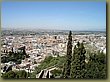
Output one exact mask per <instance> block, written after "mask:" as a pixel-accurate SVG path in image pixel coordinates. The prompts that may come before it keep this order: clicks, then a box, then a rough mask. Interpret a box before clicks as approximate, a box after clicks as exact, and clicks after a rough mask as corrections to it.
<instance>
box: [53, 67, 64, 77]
mask: <svg viewBox="0 0 110 82" xmlns="http://www.w3.org/2000/svg"><path fill="white" fill-rule="evenodd" d="M51 73H52V74H53V76H54V78H55V77H56V76H61V73H62V70H56V69H55V70H52V71H51Z"/></svg>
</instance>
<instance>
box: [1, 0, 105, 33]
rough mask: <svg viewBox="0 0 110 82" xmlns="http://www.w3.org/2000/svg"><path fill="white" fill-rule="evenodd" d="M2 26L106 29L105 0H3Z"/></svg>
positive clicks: (15, 27)
mask: <svg viewBox="0 0 110 82" xmlns="http://www.w3.org/2000/svg"><path fill="white" fill-rule="evenodd" d="M1 16H2V24H1V25H2V28H7V29H9V28H14V29H18V28H22V29H57V30H58V29H59V30H92V31H93V30H94V31H95V30H96V31H100V30H101V31H102V30H106V2H2V12H1Z"/></svg>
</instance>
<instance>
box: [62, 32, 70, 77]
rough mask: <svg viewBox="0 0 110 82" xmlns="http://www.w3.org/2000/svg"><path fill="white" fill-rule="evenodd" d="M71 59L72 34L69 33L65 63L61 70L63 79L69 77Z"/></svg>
mask: <svg viewBox="0 0 110 82" xmlns="http://www.w3.org/2000/svg"><path fill="white" fill-rule="evenodd" d="M71 58H72V33H71V31H70V32H69V35H68V43H67V55H66V62H65V64H64V69H63V77H64V78H69V77H70V69H71Z"/></svg>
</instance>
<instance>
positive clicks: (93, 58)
mask: <svg viewBox="0 0 110 82" xmlns="http://www.w3.org/2000/svg"><path fill="white" fill-rule="evenodd" d="M106 71H107V68H106V56H105V54H104V53H103V52H101V53H100V52H98V53H97V54H90V58H89V62H88V63H87V65H86V77H85V78H88V79H93V78H94V79H105V78H106V77H107V75H106V74H107V72H106Z"/></svg>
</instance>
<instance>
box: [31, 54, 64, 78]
mask: <svg viewBox="0 0 110 82" xmlns="http://www.w3.org/2000/svg"><path fill="white" fill-rule="evenodd" d="M64 62H65V56H62V57H60V56H59V57H52V56H48V57H46V58H45V60H44V61H43V62H41V64H40V65H39V66H38V67H36V68H35V72H33V73H32V74H31V78H35V75H36V74H38V73H39V72H40V71H41V70H43V69H46V68H49V67H57V68H59V69H62V68H63V63H64Z"/></svg>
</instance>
